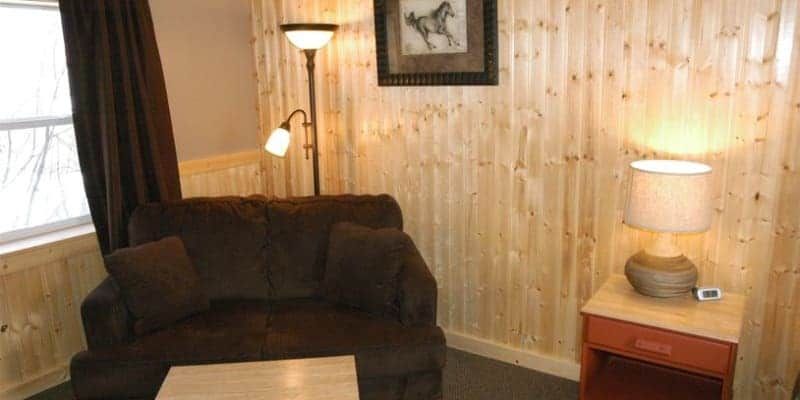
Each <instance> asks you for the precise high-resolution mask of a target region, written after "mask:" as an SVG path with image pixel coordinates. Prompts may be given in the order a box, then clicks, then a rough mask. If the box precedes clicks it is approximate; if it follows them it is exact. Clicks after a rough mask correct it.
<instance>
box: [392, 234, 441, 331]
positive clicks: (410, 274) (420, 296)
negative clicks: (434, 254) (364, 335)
mask: <svg viewBox="0 0 800 400" xmlns="http://www.w3.org/2000/svg"><path fill="white" fill-rule="evenodd" d="M436 290H437V287H436V279H435V278H434V277H433V274H431V271H430V270H429V269H428V266H427V265H426V264H425V260H423V259H422V255H421V254H420V253H419V250H418V249H417V247H416V246H415V245H414V243H413V242H411V241H410V240H409V244H408V246H406V250H405V251H404V253H403V270H402V271H401V272H400V322H402V323H403V324H404V325H431V326H435V325H436Z"/></svg>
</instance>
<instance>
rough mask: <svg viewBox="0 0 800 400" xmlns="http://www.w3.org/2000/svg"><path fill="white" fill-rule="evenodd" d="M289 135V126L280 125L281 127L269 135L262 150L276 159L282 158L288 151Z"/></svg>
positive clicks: (285, 124)
mask: <svg viewBox="0 0 800 400" xmlns="http://www.w3.org/2000/svg"><path fill="white" fill-rule="evenodd" d="M290 136H291V134H290V133H289V124H287V123H285V122H284V123H282V124H281V126H279V127H278V128H276V129H275V130H274V131H272V133H270V134H269V139H267V144H265V145H264V150H266V151H267V152H269V153H270V154H272V155H273V156H276V157H283V156H285V155H286V151H287V150H289V142H291V137H290Z"/></svg>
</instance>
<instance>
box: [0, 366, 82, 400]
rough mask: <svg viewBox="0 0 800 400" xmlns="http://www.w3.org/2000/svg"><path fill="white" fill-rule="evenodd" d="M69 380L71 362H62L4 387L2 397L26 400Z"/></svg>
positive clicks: (8, 399)
mask: <svg viewBox="0 0 800 400" xmlns="http://www.w3.org/2000/svg"><path fill="white" fill-rule="evenodd" d="M68 380H69V364H68V363H67V364H61V365H59V366H57V367H55V368H51V369H50V370H48V371H45V372H44V373H42V374H40V375H39V376H36V377H34V378H31V379H28V380H26V381H24V382H21V383H19V384H16V385H14V386H11V387H9V388H6V389H3V391H0V399H4V400H25V399H27V398H28V397H31V396H33V395H35V394H39V393H41V392H44V391H45V390H47V389H50V388H52V387H54V386H57V385H60V384H62V383H64V382H66V381H68Z"/></svg>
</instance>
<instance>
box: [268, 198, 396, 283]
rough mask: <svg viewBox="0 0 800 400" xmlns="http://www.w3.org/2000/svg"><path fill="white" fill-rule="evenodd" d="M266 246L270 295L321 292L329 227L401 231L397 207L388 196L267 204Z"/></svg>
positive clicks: (291, 200)
mask: <svg viewBox="0 0 800 400" xmlns="http://www.w3.org/2000/svg"><path fill="white" fill-rule="evenodd" d="M269 221H270V232H269V240H268V246H267V253H268V259H269V261H270V262H269V269H270V271H269V275H270V283H271V287H272V297H273V298H275V299H290V298H298V297H316V296H319V295H321V286H322V279H323V276H324V273H325V261H326V258H327V250H328V236H329V233H330V229H331V226H333V224H335V223H337V222H353V223H356V224H359V225H364V226H367V227H370V228H374V229H379V228H396V229H400V230H402V228H403V216H402V213H401V212H400V206H399V205H398V204H397V202H396V201H395V200H394V199H393V198H392V197H390V196H388V195H379V196H355V195H339V196H320V197H305V198H296V199H285V200H284V199H281V200H271V201H270V202H269Z"/></svg>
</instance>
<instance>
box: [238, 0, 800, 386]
mask: <svg viewBox="0 0 800 400" xmlns="http://www.w3.org/2000/svg"><path fill="white" fill-rule="evenodd" d="M498 10H499V43H500V70H501V75H500V86H498V87H420V88H415V87H391V88H390V87H378V86H377V74H376V67H375V47H374V46H375V44H374V35H373V15H372V0H281V1H278V0H253V19H254V32H255V38H254V40H255V53H256V63H257V72H258V74H259V96H260V105H261V121H262V131H263V132H262V134H266V133H269V131H270V130H271V129H272V127H274V126H277V125H278V124H279V123H280V121H281V120H282V118H285V116H286V115H287V114H288V112H289V111H291V110H292V109H293V108H295V107H298V106H303V107H305V106H306V104H307V96H306V92H307V89H306V77H305V60H304V58H303V55H302V54H301V53H300V52H299V51H298V50H296V49H294V48H293V47H291V45H290V44H289V43H288V41H286V40H285V38H284V37H283V36H282V34H281V33H280V31H279V29H278V25H279V24H280V23H285V22H302V21H325V22H334V23H338V24H340V25H341V27H340V30H339V31H338V32H337V34H336V37H335V38H334V40H333V41H332V43H331V44H330V45H329V46H328V47H326V48H324V49H322V50H321V51H320V52H319V53H318V56H317V65H318V71H317V82H318V92H317V93H318V104H319V114H320V121H319V123H320V132H321V144H320V146H321V151H322V155H321V162H322V181H323V192H326V193H340V192H356V193H379V192H386V193H390V194H392V195H394V196H395V197H396V198H397V199H398V200H399V202H400V204H401V206H402V208H403V211H404V215H405V218H406V226H407V231H409V233H410V234H411V235H412V236H413V237H414V239H415V241H416V243H417V244H418V245H419V246H420V247H421V250H422V253H423V254H424V256H425V258H426V260H427V261H428V262H429V264H430V265H431V267H432V268H433V270H434V272H435V275H436V277H437V280H438V282H439V286H440V287H439V289H440V291H439V299H440V308H439V310H440V313H439V323H440V324H441V325H442V326H443V327H444V328H445V329H447V330H448V331H449V332H452V333H457V334H459V335H464V337H473V338H478V339H479V340H480V341H482V342H486V343H490V344H494V345H497V346H498V348H499V349H506V350H507V349H518V350H522V351H524V352H526V353H530V354H538V355H542V356H546V357H551V358H555V359H558V360H567V361H568V362H574V361H576V360H577V359H578V356H579V354H578V353H579V348H580V347H579V344H580V329H581V327H580V320H579V311H578V310H579V308H580V306H581V305H582V304H583V303H584V302H585V301H586V300H587V299H588V298H589V297H590V296H591V295H592V293H593V292H594V291H595V290H596V289H597V288H598V287H599V286H600V285H601V284H602V282H603V281H604V280H605V279H606V277H608V276H609V274H611V273H615V272H621V271H622V267H623V264H624V261H625V259H626V258H627V257H628V256H630V255H631V254H632V253H634V252H635V251H636V250H638V249H639V248H640V247H642V243H643V242H644V241H645V240H647V239H648V237H647V235H646V234H644V233H640V232H637V231H635V230H633V229H630V228H627V227H626V226H625V225H623V224H622V210H623V203H624V200H625V196H626V187H627V181H628V179H629V172H628V167H627V165H628V163H629V162H631V161H633V160H636V159H639V158H656V157H668V158H681V159H691V160H699V161H703V162H706V163H708V164H710V165H712V166H713V168H714V179H713V180H714V188H715V193H716V194H717V196H716V198H715V217H714V221H713V226H712V228H711V230H710V231H709V232H708V233H705V234H702V235H691V236H686V237H683V238H681V245H682V246H683V248H684V249H685V250H686V252H687V254H688V255H689V256H690V257H691V258H692V259H693V260H695V261H696V262H697V263H698V265H699V269H700V273H701V282H702V283H704V284H711V285H719V286H721V287H723V288H724V289H725V290H728V291H732V292H741V293H744V294H746V295H747V296H748V302H747V311H746V315H747V316H746V321H745V322H744V332H745V334H744V338H743V341H742V343H741V347H740V353H739V354H740V355H739V362H738V365H737V381H736V393H737V397H738V398H740V399H749V398H758V399H778V398H787V397H788V393H789V392H790V390H791V385H792V382H793V379H794V375H795V374H796V373H797V372H798V368H800V329H798V327H800V307H798V304H800V233H798V232H800V209H799V208H798V207H797V204H798V202H800V143H798V141H800V88H798V79H800V33H798V23H799V22H800V5H799V4H798V2H797V1H796V0H783V1H781V0H747V1H746V0H736V1H735V0H649V1H640V0H536V1H531V0H498ZM299 136H300V135H298V137H299ZM301 145H302V140H295V141H294V143H293V144H292V149H291V150H290V154H289V156H288V157H287V158H286V159H285V160H281V159H274V158H268V159H265V160H264V165H265V168H266V169H265V175H264V176H265V188H266V191H267V192H268V193H269V194H275V195H278V196H283V195H297V194H307V193H310V192H311V181H310V176H311V172H310V163H309V162H307V161H306V160H304V159H303V157H302V148H301ZM459 337H461V336H459Z"/></svg>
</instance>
